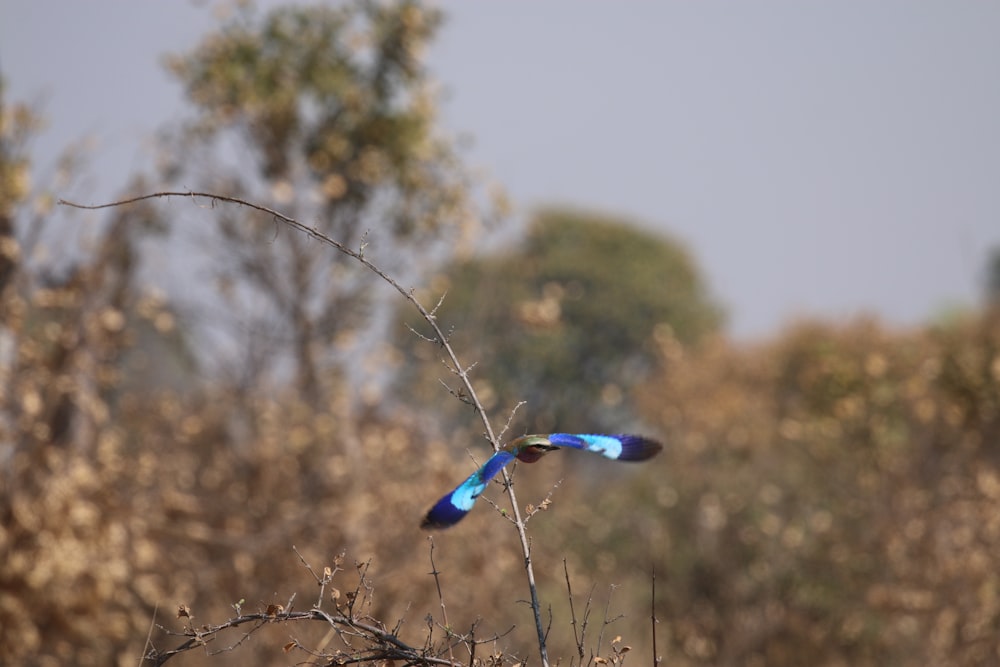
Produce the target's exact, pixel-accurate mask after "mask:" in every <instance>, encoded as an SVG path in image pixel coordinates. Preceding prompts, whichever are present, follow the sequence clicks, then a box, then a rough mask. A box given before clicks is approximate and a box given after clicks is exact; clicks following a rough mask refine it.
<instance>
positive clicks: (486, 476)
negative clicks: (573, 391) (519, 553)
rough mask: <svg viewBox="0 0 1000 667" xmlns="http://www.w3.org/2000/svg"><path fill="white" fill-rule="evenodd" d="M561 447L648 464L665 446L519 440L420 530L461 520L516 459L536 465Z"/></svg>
mask: <svg viewBox="0 0 1000 667" xmlns="http://www.w3.org/2000/svg"><path fill="white" fill-rule="evenodd" d="M561 447H569V448H572V449H583V450H586V451H588V452H594V453H596V454H600V455H602V456H604V457H605V458H609V459H612V460H615V461H645V460H646V459H648V458H652V457H653V456H656V454H658V453H659V451H660V450H661V449H663V446H662V445H661V444H660V443H658V442H656V441H655V440H650V439H649V438H646V437H643V436H641V435H626V434H619V435H604V434H600V433H581V434H572V433H550V434H549V435H525V436H522V437H520V438H517V439H516V440H514V441H513V442H512V443H510V447H509V448H508V449H501V450H500V451H498V452H496V453H495V454H494V455H493V456H491V457H490V458H489V459H488V460H487V461H486V463H484V464H483V465H482V466H480V468H479V470H477V471H476V472H474V473H472V474H471V475H469V477H468V479H466V480H465V481H464V482H462V483H461V484H459V485H458V486H457V487H456V488H455V490H454V491H452V492H451V493H449V494H447V495H446V496H444V497H443V498H441V500H439V501H438V502H437V503H436V504H435V505H434V507H432V508H431V509H430V511H428V512H427V515H426V516H425V517H424V520H423V522H422V523H421V524H420V526H421V528H448V527H450V526H454V525H455V524H456V523H458V522H459V521H461V520H462V519H463V518H464V517H465V515H466V514H468V513H469V510H471V509H472V506H473V504H475V502H476V498H478V497H479V494H481V493H482V492H483V491H484V490H485V489H486V485H487V484H489V482H490V480H491V479H493V478H494V477H495V476H496V475H497V474H498V473H499V472H500V471H501V470H503V467H504V466H506V465H507V464H508V463H510V462H511V461H513V460H514V459H517V460H519V461H523V462H524V463H534V462H535V461H537V460H538V459H540V458H542V457H543V456H545V455H546V454H548V453H549V452H551V451H555V450H557V449H559V448H561Z"/></svg>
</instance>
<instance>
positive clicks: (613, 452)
mask: <svg viewBox="0 0 1000 667" xmlns="http://www.w3.org/2000/svg"><path fill="white" fill-rule="evenodd" d="M549 441H550V442H551V443H552V444H553V445H556V446H557V447H572V448H573V449H585V450H587V451H588V452H594V453H595V454H600V455H601V456H604V457H606V458H609V459H612V460H615V461H645V460H646V459H648V458H652V457H653V456H656V455H657V454H658V453H659V452H660V450H661V449H663V445H661V444H660V443H658V442H656V441H655V440H650V439H649V438H645V437H643V436H641V435H629V434H626V433H620V434H616V435H604V434H602V433H578V434H573V433H553V434H551V435H549Z"/></svg>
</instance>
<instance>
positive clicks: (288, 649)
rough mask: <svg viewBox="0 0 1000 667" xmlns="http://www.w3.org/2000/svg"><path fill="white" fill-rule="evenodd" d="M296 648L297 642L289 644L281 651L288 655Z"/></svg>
mask: <svg viewBox="0 0 1000 667" xmlns="http://www.w3.org/2000/svg"><path fill="white" fill-rule="evenodd" d="M295 646H296V643H295V642H288V643H287V644H285V645H284V646H282V647H281V650H282V651H284V652H285V653H288V652H289V651H291V650H292V649H293V648H295Z"/></svg>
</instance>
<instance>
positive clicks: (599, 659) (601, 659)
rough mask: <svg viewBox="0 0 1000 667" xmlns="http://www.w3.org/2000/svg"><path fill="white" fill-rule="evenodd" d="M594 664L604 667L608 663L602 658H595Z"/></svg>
mask: <svg viewBox="0 0 1000 667" xmlns="http://www.w3.org/2000/svg"><path fill="white" fill-rule="evenodd" d="M594 662H596V663H597V664H598V665H606V664H608V661H607V660H605V659H604V658H602V657H601V656H597V657H595V658H594Z"/></svg>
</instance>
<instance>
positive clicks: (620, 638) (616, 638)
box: [611, 635, 622, 644]
mask: <svg viewBox="0 0 1000 667" xmlns="http://www.w3.org/2000/svg"><path fill="white" fill-rule="evenodd" d="M621 640H622V636H621V635H616V636H615V638H614V639H612V640H611V643H612V644H619V643H621Z"/></svg>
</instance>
